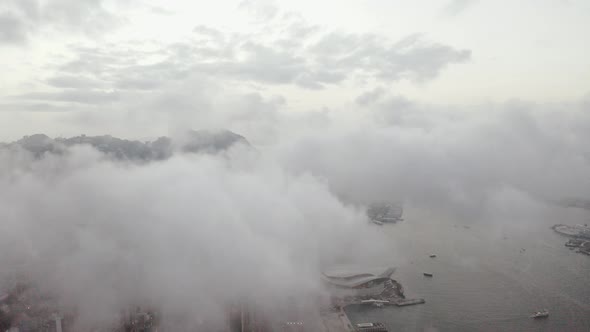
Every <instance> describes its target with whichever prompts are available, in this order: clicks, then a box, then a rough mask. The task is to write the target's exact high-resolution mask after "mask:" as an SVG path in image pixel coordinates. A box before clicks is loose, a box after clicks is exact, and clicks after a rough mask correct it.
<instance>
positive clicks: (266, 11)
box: [238, 0, 279, 21]
mask: <svg viewBox="0 0 590 332" xmlns="http://www.w3.org/2000/svg"><path fill="white" fill-rule="evenodd" d="M238 8H239V9H242V10H245V11H247V12H248V13H249V14H250V15H252V16H253V17H254V18H256V19H258V20H260V21H268V20H271V19H273V18H274V17H275V16H277V14H278V13H279V8H278V7H277V6H276V5H275V3H274V1H273V0H244V1H242V2H240V4H239V5H238Z"/></svg>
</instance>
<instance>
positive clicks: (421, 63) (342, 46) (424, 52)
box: [311, 33, 471, 81]
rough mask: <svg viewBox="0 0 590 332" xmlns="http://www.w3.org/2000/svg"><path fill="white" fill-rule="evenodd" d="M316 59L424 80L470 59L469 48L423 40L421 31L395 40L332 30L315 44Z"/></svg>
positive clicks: (379, 74)
mask: <svg viewBox="0 0 590 332" xmlns="http://www.w3.org/2000/svg"><path fill="white" fill-rule="evenodd" d="M311 54H313V55H316V56H317V58H316V59H317V61H318V62H319V63H321V64H322V65H323V66H324V67H326V68H337V69H341V70H345V71H347V72H350V71H358V72H360V74H361V75H362V74H365V75H374V76H375V77H377V78H381V79H384V80H385V81H396V80H399V79H404V78H407V79H410V80H414V81H424V80H428V79H432V78H435V77H436V76H437V75H438V74H439V72H440V71H441V70H442V69H443V68H445V67H446V66H447V65H449V64H452V63H462V62H465V61H468V60H469V59H470V57H471V53H470V51H468V50H456V49H454V48H452V47H450V46H447V45H441V44H436V43H429V42H426V41H423V40H422V38H421V37H420V36H419V35H412V36H409V37H406V38H404V39H402V40H400V41H398V42H396V43H391V42H390V41H388V40H386V39H383V38H381V37H379V36H376V35H372V34H367V35H355V34H342V33H332V34H329V35H326V36H324V37H323V38H322V39H321V40H320V41H318V42H317V43H316V44H315V45H314V46H313V47H312V53H311Z"/></svg>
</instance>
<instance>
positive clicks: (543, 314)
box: [530, 309, 549, 318]
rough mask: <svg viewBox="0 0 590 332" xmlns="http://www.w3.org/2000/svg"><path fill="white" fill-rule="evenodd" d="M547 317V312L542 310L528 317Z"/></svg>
mask: <svg viewBox="0 0 590 332" xmlns="http://www.w3.org/2000/svg"><path fill="white" fill-rule="evenodd" d="M548 316H549V310H547V309H543V310H541V311H537V312H535V313H533V314H532V315H531V316H530V317H531V318H546V317H548Z"/></svg>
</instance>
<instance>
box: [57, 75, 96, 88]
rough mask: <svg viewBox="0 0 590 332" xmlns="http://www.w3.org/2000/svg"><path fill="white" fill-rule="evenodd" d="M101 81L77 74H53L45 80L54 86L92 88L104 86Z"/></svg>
mask: <svg viewBox="0 0 590 332" xmlns="http://www.w3.org/2000/svg"><path fill="white" fill-rule="evenodd" d="M104 83H105V82H103V81H101V80H97V79H96V78H90V77H84V76H79V75H61V76H54V77H51V78H50V79H48V80H47V84H49V85H50V86H53V87H56V88H72V89H94V88H101V87H103V86H104Z"/></svg>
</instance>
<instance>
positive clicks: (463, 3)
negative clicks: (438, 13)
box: [443, 0, 477, 16]
mask: <svg viewBox="0 0 590 332" xmlns="http://www.w3.org/2000/svg"><path fill="white" fill-rule="evenodd" d="M476 2H477V0H451V1H449V2H448V3H447V5H446V6H445V7H444V8H443V11H444V13H445V14H447V15H451V16H455V15H458V14H460V13H461V12H463V11H465V10H466V9H467V8H468V7H471V6H473V5H474V4H475V3H476Z"/></svg>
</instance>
